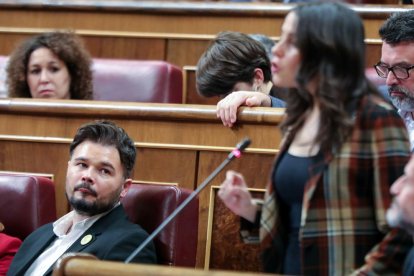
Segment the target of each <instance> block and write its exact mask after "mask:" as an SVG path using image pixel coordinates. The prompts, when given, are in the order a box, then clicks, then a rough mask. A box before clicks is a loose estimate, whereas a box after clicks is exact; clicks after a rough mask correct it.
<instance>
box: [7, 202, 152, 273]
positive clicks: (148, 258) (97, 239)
mask: <svg viewBox="0 0 414 276" xmlns="http://www.w3.org/2000/svg"><path fill="white" fill-rule="evenodd" d="M86 235H92V237H93V238H92V240H91V241H90V242H89V243H87V244H85V245H81V240H82V238H83V237H85V236H86ZM147 237H148V234H147V233H146V232H145V231H144V230H143V229H142V228H141V227H140V226H138V225H137V224H133V223H131V222H130V221H129V220H128V218H127V215H126V213H125V211H124V208H123V207H122V205H120V206H118V207H116V208H114V209H113V210H112V211H111V212H109V213H108V214H106V215H105V216H103V217H102V218H100V219H99V220H97V221H96V222H95V223H94V224H93V225H92V226H91V227H90V228H89V229H88V230H86V231H85V233H84V234H83V235H81V237H80V238H79V239H78V240H77V241H75V243H74V244H73V245H72V246H71V247H69V249H68V250H67V251H66V252H65V253H67V252H84V253H90V254H93V255H95V256H96V257H97V258H99V259H101V260H113V261H124V260H125V259H126V258H127V257H128V256H129V255H130V254H131V253H132V251H134V249H135V248H137V247H138V246H139V245H140V244H141V243H142V242H143V241H144V240H145V238H147ZM55 238H56V235H55V234H54V233H53V225H52V223H49V224H46V225H44V226H42V227H40V228H39V229H37V230H36V231H34V232H33V233H32V234H30V235H29V236H28V237H27V238H26V239H25V240H24V242H23V244H22V246H21V247H20V249H19V251H18V252H17V254H16V256H15V257H14V259H13V262H12V264H11V266H10V269H9V271H8V273H7V275H10V276H12V275H13V276H14V275H24V273H25V271H26V270H27V269H28V268H29V267H30V265H31V264H32V263H33V261H34V260H36V258H37V257H38V256H39V255H40V254H41V253H42V252H43V251H44V250H45V249H46V248H47V247H48V246H49V245H50V244H51V243H52V242H53V241H54V240H55ZM132 262H137V263H156V253H155V248H154V245H153V244H152V243H150V244H149V245H148V246H147V247H146V248H145V249H144V250H143V251H142V252H141V253H140V254H138V256H136V257H135V258H134V260H133V261H132ZM52 269H53V266H52V267H51V268H50V269H49V270H48V271H47V273H46V274H45V275H50V274H51V273H52Z"/></svg>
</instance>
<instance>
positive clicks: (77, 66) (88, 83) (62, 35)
mask: <svg viewBox="0 0 414 276" xmlns="http://www.w3.org/2000/svg"><path fill="white" fill-rule="evenodd" d="M39 48H47V49H49V50H50V51H52V52H53V54H55V55H56V56H57V57H58V58H59V59H60V60H62V61H63V62H64V63H65V65H66V67H67V68H68V72H69V75H70V77H71V82H70V91H69V92H70V98H71V99H85V100H87V99H92V91H93V87H92V70H91V64H92V59H91V56H90V54H89V53H88V51H87V50H86V49H85V46H84V43H83V41H82V40H81V38H80V37H79V36H77V35H76V34H75V33H73V32H71V31H57V32H48V33H42V34H39V35H37V36H34V37H31V38H29V39H27V40H25V41H24V42H23V43H21V44H20V45H19V46H18V47H17V48H16V50H15V51H14V52H13V53H12V54H11V55H10V58H9V62H8V65H7V69H6V71H7V81H6V82H7V86H8V94H9V97H16V98H31V97H32V96H31V94H30V89H29V86H28V84H27V80H26V76H27V65H28V62H29V59H30V56H31V54H32V53H33V51H35V50H37V49H39Z"/></svg>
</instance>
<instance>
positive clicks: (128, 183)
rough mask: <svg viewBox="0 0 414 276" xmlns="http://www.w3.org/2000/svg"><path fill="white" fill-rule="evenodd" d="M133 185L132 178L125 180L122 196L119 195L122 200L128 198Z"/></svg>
mask: <svg viewBox="0 0 414 276" xmlns="http://www.w3.org/2000/svg"><path fill="white" fill-rule="evenodd" d="M131 185H132V179H131V178H128V179H125V181H124V184H122V191H121V194H120V195H119V197H120V198H123V197H125V196H126V194H127V193H128V190H129V188H130V187H131Z"/></svg>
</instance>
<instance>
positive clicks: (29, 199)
mask: <svg viewBox="0 0 414 276" xmlns="http://www.w3.org/2000/svg"><path fill="white" fill-rule="evenodd" d="M55 220H56V202H55V185H54V183H53V182H52V180H50V179H49V178H45V177H40V176H32V175H10V174H0V221H1V222H2V223H3V224H4V226H5V231H4V232H5V233H6V234H9V235H11V236H14V237H18V238H20V239H21V240H23V239H24V238H26V236H28V235H29V234H30V233H31V232H33V231H34V230H36V229H37V228H39V227H40V226H42V225H43V224H46V223H49V222H52V221H55Z"/></svg>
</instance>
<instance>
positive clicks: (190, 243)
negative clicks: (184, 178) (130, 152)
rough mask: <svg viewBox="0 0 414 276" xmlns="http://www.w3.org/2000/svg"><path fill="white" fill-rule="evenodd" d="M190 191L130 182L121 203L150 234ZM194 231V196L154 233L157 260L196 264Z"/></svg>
mask: <svg viewBox="0 0 414 276" xmlns="http://www.w3.org/2000/svg"><path fill="white" fill-rule="evenodd" d="M190 193H191V192H190V191H189V190H187V189H183V188H179V187H176V186H170V185H157V184H133V185H132V187H131V188H130V190H129V191H128V193H127V195H126V197H124V198H123V199H122V204H123V205H124V207H125V209H126V212H127V214H128V216H129V218H130V220H131V221H132V222H134V223H137V224H139V225H141V226H142V227H143V228H144V229H145V230H146V231H147V232H148V233H149V234H151V233H152V232H153V231H154V229H156V228H157V227H158V226H159V225H160V224H161V223H162V222H163V221H164V220H165V219H166V218H167V217H168V216H169V215H170V214H171V213H172V212H173V211H174V210H175V209H176V208H177V206H179V205H180V204H181V202H183V201H184V200H185V199H186V198H187V197H188V196H189V194H190ZM197 235H198V199H197V198H195V199H194V200H193V201H191V202H190V203H189V205H188V206H187V207H186V208H184V209H183V211H182V212H181V213H180V214H178V216H177V217H176V218H175V219H174V220H173V221H171V222H170V223H169V224H168V225H167V226H166V228H164V230H163V231H161V232H160V233H159V234H158V235H157V236H156V237H155V239H154V244H155V248H156V250H157V258H158V263H159V264H165V265H172V266H186V267H195V263H196V253H197ZM138 246H139V245H137V247H138Z"/></svg>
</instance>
